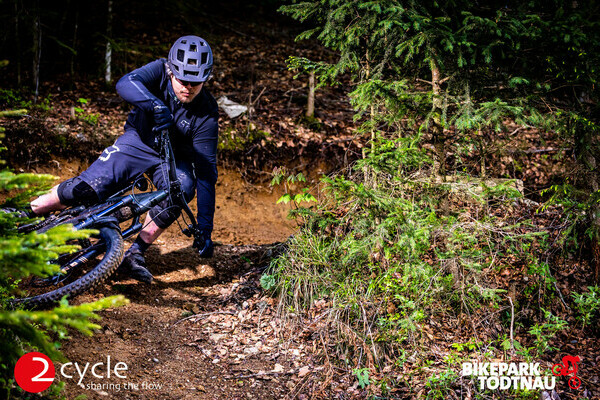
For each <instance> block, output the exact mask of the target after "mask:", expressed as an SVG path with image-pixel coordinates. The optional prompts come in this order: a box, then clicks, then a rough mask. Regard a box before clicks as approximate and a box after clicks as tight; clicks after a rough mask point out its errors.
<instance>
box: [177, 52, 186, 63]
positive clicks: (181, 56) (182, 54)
mask: <svg viewBox="0 0 600 400" xmlns="http://www.w3.org/2000/svg"><path fill="white" fill-rule="evenodd" d="M184 58H185V50H181V49H179V50H177V61H180V62H183V60H184Z"/></svg>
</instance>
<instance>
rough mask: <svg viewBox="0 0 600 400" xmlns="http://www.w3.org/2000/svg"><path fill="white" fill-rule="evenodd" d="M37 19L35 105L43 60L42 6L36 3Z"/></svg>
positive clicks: (34, 52)
mask: <svg viewBox="0 0 600 400" xmlns="http://www.w3.org/2000/svg"><path fill="white" fill-rule="evenodd" d="M34 12H35V19H34V22H33V84H34V86H35V92H34V97H33V102H34V104H35V103H37V99H38V95H39V89H40V63H41V59H42V26H41V23H40V4H39V1H36V3H35V11H34Z"/></svg>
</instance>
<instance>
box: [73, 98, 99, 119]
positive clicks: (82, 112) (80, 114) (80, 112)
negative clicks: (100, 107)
mask: <svg viewBox="0 0 600 400" xmlns="http://www.w3.org/2000/svg"><path fill="white" fill-rule="evenodd" d="M77 102H78V103H79V104H81V107H73V110H74V111H75V115H76V116H77V118H79V119H80V120H82V121H84V122H87V123H88V124H90V125H94V126H95V125H98V118H99V117H100V114H98V113H91V112H88V111H86V109H85V108H84V107H85V106H86V105H87V104H88V103H89V100H88V99H85V98H79V99H77Z"/></svg>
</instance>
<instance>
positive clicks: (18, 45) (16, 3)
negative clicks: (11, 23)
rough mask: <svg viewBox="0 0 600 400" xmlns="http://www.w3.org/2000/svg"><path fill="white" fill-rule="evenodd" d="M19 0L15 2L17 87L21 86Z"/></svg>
mask: <svg viewBox="0 0 600 400" xmlns="http://www.w3.org/2000/svg"><path fill="white" fill-rule="evenodd" d="M19 14H20V13H19V0H15V48H16V50H17V86H21V35H20V33H19V18H20V15H19Z"/></svg>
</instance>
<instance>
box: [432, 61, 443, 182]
mask: <svg viewBox="0 0 600 400" xmlns="http://www.w3.org/2000/svg"><path fill="white" fill-rule="evenodd" d="M430 68H431V87H432V91H433V105H432V109H431V113H432V116H433V118H432V120H433V124H432V126H431V134H432V141H433V147H434V149H435V160H434V165H433V171H434V174H435V175H437V176H446V143H445V137H444V127H443V125H442V114H443V112H444V101H443V98H442V87H441V86H442V79H441V72H440V68H439V65H438V64H437V61H435V59H434V58H432V59H431V61H430Z"/></svg>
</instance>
